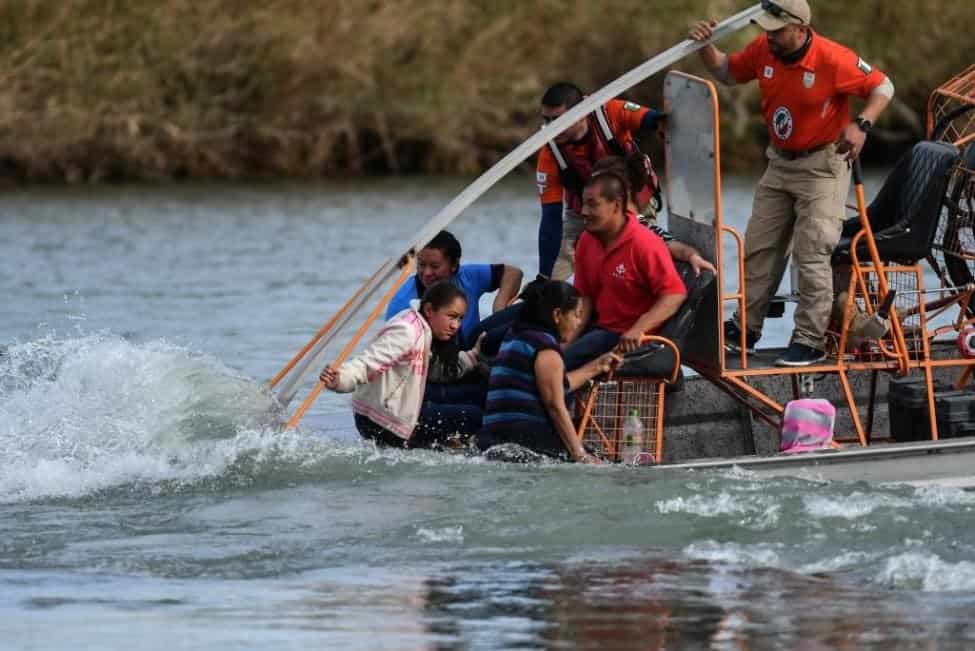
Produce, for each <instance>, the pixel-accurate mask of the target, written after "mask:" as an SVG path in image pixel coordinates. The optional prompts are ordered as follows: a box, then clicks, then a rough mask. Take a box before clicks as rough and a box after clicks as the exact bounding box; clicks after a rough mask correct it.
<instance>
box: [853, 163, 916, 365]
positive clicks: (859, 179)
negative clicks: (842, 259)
mask: <svg viewBox="0 0 975 651" xmlns="http://www.w3.org/2000/svg"><path fill="white" fill-rule="evenodd" d="M853 183H854V185H855V188H856V197H857V211H858V212H859V213H860V228H861V230H862V231H863V235H864V239H866V241H867V251H868V252H869V253H870V261H871V262H872V263H873V267H874V269H875V270H876V272H877V285H878V286H879V287H880V295H879V296H878V297H877V300H878V301H881V302H882V301H883V300H884V298H886V296H887V294H888V293H889V292H890V285H889V284H888V283H887V271H886V270H885V269H884V267H883V264H882V263H881V261H880V251H879V250H878V249H877V242H876V240H874V238H873V227H872V226H871V225H870V217H869V216H868V215H867V198H866V195H865V194H864V191H863V169H862V168H861V167H860V159H859V158H854V159H853ZM850 256H851V258H852V259H853V260H854V265H856V264H857V262H856V249H855V248H853V247H852V246H851V248H850ZM864 289H866V288H864ZM867 304H869V300H868V301H867ZM890 322H891V325H892V329H893V331H894V340H895V342H896V343H897V346H898V347H899V348H900V354H901V359H900V364H899V365H900V374H901V375H906V374H907V343H906V342H905V341H904V333H903V331H902V330H901V327H900V320H899V319H898V318H897V313H896V310H895V308H894V307H893V306H891V308H890Z"/></svg>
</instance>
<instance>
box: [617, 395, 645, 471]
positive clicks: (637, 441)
mask: <svg viewBox="0 0 975 651" xmlns="http://www.w3.org/2000/svg"><path fill="white" fill-rule="evenodd" d="M642 455H643V423H642V422H641V421H640V412H639V411H637V410H636V409H634V410H633V411H631V412H630V415H629V416H627V417H626V420H625V421H624V422H623V447H622V449H621V450H620V458H621V460H622V461H623V463H630V464H633V463H639V462H640V460H641V458H642Z"/></svg>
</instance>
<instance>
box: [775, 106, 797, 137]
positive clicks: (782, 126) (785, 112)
mask: <svg viewBox="0 0 975 651" xmlns="http://www.w3.org/2000/svg"><path fill="white" fill-rule="evenodd" d="M772 131H773V132H774V133H775V137H776V138H778V139H779V140H788V139H789V136H791V135H792V113H790V112H789V109H787V108H786V107H784V106H780V107H779V108H777V109H775V113H774V114H772Z"/></svg>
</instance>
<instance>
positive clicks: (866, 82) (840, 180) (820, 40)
mask: <svg viewBox="0 0 975 651" xmlns="http://www.w3.org/2000/svg"><path fill="white" fill-rule="evenodd" d="M762 7H763V8H764V9H765V11H764V12H763V13H761V14H759V16H758V17H757V18H756V19H755V21H754V22H755V23H757V24H758V26H759V27H761V28H762V29H763V30H765V33H764V34H761V35H759V36H758V37H756V38H755V40H753V41H752V42H751V43H749V44H748V45H747V46H746V47H745V49H744V50H742V51H740V52H737V53H734V54H725V53H724V52H722V51H721V50H719V49H718V48H716V47H715V46H714V45H712V44H708V45H706V46H705V47H704V48H702V49H701V50H700V51H699V54H700V56H701V59H702V60H703V61H704V63H705V65H706V66H707V67H708V69H709V70H710V71H711V74H712V75H714V77H715V78H716V79H717V80H718V81H720V82H722V83H725V84H743V83H747V82H749V81H752V80H758V87H759V91H760V94H761V110H762V115H763V116H764V118H765V122H766V124H767V126H768V132H769V139H770V141H771V142H770V144H769V146H768V149H767V150H766V156H767V158H768V167H767V168H766V170H765V174H764V175H763V176H762V179H761V180H760V181H759V183H758V189H757V190H756V192H755V198H754V202H753V205H752V216H751V219H750V220H749V222H748V228H747V230H746V231H745V283H746V285H745V289H746V292H747V301H746V305H745V327H746V329H747V332H746V342H747V346H748V347H749V348H751V347H753V346H754V344H755V342H756V341H758V338H759V337H760V336H761V333H762V322H763V320H764V319H765V314H766V312H767V310H768V304H769V301H770V300H771V298H772V296H773V295H774V294H775V291H776V290H777V289H778V287H779V283H780V282H781V280H782V276H783V274H784V272H785V266H786V261H787V260H788V257H789V254H790V251H791V255H792V261H793V264H794V265H796V266H797V267H798V271H799V274H798V278H799V287H798V290H799V305H798V306H797V308H796V313H795V329H794V330H793V333H792V340H791V343H790V345H789V348H788V349H787V350H786V352H785V354H783V355H782V357H781V358H780V359H779V360H778V361H777V362H776V363H777V364H779V365H781V366H808V365H811V364H815V363H817V362H820V361H822V360H823V359H825V353H824V350H825V336H826V327H827V325H828V321H829V314H830V307H831V305H832V301H833V276H832V269H831V268H830V262H829V260H830V255H831V254H832V252H833V249H834V247H835V246H836V243H837V242H838V241H839V238H840V232H841V230H842V224H843V219H844V215H845V203H846V197H847V194H848V192H849V187H850V167H849V161H851V160H852V159H854V158H856V157H857V155H859V153H860V150H861V149H862V148H863V144H864V141H865V140H866V138H867V133H868V132H869V131H870V128H871V127H872V126H873V124H874V122H875V121H876V120H877V117H878V116H879V115H880V114H881V113H882V112H883V110H884V109H885V108H886V107H887V104H888V103H889V102H890V99H891V98H892V97H893V95H894V87H893V84H891V82H890V80H889V79H888V78H887V76H886V75H884V74H883V73H882V72H880V71H879V70H876V69H874V68H873V67H872V66H870V64H868V63H867V62H866V61H864V60H863V59H861V58H860V57H859V56H857V54H856V53H855V52H854V51H853V50H850V49H849V48H846V47H844V46H842V45H840V44H838V43H836V42H834V41H831V40H829V39H827V38H826V37H824V36H821V35H820V34H818V33H816V32H815V31H814V30H813V28H812V27H811V24H810V23H811V20H812V13H811V11H810V9H809V5H808V4H807V2H806V0H779V1H778V2H771V1H770V0H763V1H762ZM714 26H715V22H714V21H713V20H712V21H706V22H701V23H698V24H697V25H696V26H695V27H693V28H692V29H691V31H690V33H689V34H688V36H689V37H690V38H692V39H695V40H698V41H707V40H709V39H710V38H711V36H712V35H713V33H714V31H713V30H714ZM853 95H856V96H859V97H862V98H864V99H866V104H865V106H864V108H863V109H862V110H861V111H860V113H859V115H858V117H857V118H856V119H855V120H853V121H851V120H850V97H851V96H853ZM740 326H741V315H738V314H736V315H735V318H733V319H732V320H731V321H727V322H726V323H725V341H726V342H729V343H731V344H734V343H735V342H739V341H740V334H741V329H740Z"/></svg>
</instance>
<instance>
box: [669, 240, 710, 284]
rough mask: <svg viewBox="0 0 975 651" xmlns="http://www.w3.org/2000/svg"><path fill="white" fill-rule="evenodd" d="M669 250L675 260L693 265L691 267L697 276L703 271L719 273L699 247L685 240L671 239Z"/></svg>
mask: <svg viewBox="0 0 975 651" xmlns="http://www.w3.org/2000/svg"><path fill="white" fill-rule="evenodd" d="M667 250H668V251H670V256H671V257H672V258H673V259H674V260H680V261H681V262H686V263H687V264H689V265H691V269H693V270H694V275H695V276H700V275H701V272H702V271H710V272H711V273H713V274H715V275H717V273H718V270H717V269H715V268H714V265H713V264H711V263H710V262H708V261H707V260H705V259H704V258H703V257H702V256H701V254H700V253H698V251H697V249H695V248H694V247H693V246H691V245H690V244H684V243H683V242H678V241H677V240H673V239H672V240H670V241H669V242H667Z"/></svg>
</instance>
